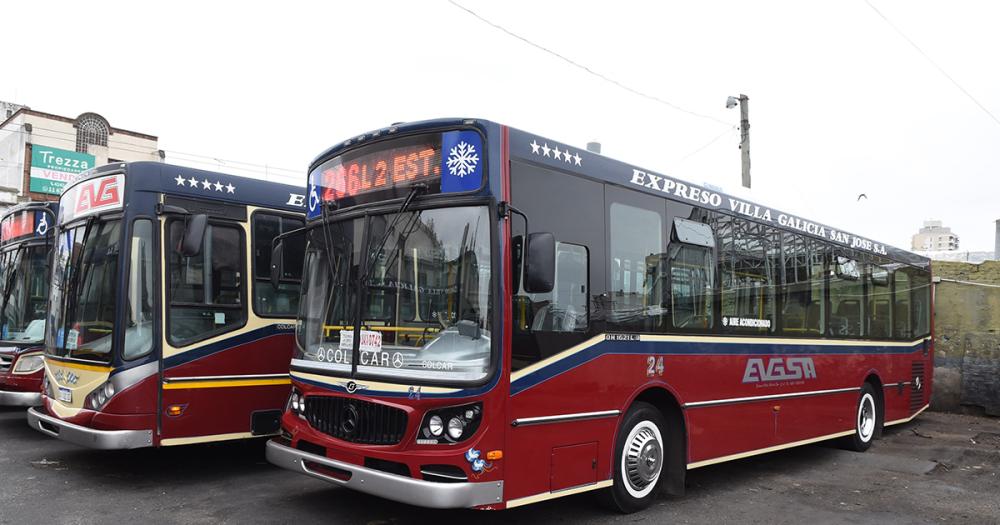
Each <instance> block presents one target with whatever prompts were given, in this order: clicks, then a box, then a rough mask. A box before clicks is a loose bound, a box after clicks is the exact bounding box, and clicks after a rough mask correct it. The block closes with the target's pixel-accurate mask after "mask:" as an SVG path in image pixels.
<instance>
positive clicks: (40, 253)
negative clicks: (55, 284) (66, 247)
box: [0, 202, 59, 407]
mask: <svg viewBox="0 0 1000 525" xmlns="http://www.w3.org/2000/svg"><path fill="white" fill-rule="evenodd" d="M58 209H59V206H58V204H56V203H55V202H29V203H25V204H20V205H17V206H14V207H13V208H11V209H9V210H7V211H6V212H5V213H4V215H3V218H2V219H0V291H2V292H3V293H2V295H0V406H23V407H30V406H35V405H39V404H41V402H42V394H41V384H42V368H43V366H44V357H43V355H42V354H43V353H44V350H45V347H44V345H43V339H44V338H45V307H46V305H47V304H48V301H49V275H48V269H49V253H50V252H51V251H52V232H53V230H55V228H54V227H53V226H54V225H55V222H56V221H55V217H56V215H55V214H56V212H57V211H58Z"/></svg>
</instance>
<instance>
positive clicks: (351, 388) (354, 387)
mask: <svg viewBox="0 0 1000 525" xmlns="http://www.w3.org/2000/svg"><path fill="white" fill-rule="evenodd" d="M346 388H347V393H348V394H353V393H355V392H357V391H358V384H357V383H355V382H354V381H348V382H347V387H346Z"/></svg>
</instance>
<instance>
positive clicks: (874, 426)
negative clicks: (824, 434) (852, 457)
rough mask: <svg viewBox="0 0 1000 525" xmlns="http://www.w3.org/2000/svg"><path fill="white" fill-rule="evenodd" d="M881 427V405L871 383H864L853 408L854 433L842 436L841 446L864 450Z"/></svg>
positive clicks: (858, 450) (869, 445)
mask: <svg viewBox="0 0 1000 525" xmlns="http://www.w3.org/2000/svg"><path fill="white" fill-rule="evenodd" d="M881 428H882V406H881V405H880V403H879V397H878V394H877V393H876V392H875V387H873V386H872V385H871V383H865V384H864V385H863V386H862V387H861V393H860V394H859V395H858V402H857V404H856V406H855V408H854V434H852V435H850V436H848V437H846V438H844V440H843V441H842V444H843V447H844V448H846V449H848V450H853V451H855V452H864V451H866V450H868V448H869V447H871V446H872V441H875V438H876V436H878V434H879V429H881Z"/></svg>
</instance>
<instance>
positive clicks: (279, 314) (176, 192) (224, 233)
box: [28, 162, 305, 449]
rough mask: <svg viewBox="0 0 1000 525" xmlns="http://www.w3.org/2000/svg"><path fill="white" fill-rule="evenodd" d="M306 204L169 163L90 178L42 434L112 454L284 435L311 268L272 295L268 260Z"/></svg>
mask: <svg viewBox="0 0 1000 525" xmlns="http://www.w3.org/2000/svg"><path fill="white" fill-rule="evenodd" d="M304 204H305V196H304V194H303V193H302V190H301V189H300V188H297V187H295V186H287V185H283V184H276V183H272V182H265V181H260V180H254V179H246V178H243V177H234V176H231V175H225V174H221V173H214V172H209V171H202V170H196V169H191V168H185V167H181V166H172V165H169V164H163V163H158V162H132V163H115V164H109V165H106V166H103V167H100V168H96V169H93V170H90V171H87V172H85V173H83V174H81V176H80V177H79V178H78V179H77V180H76V181H75V182H73V183H72V184H71V185H68V186H67V187H66V189H64V190H63V193H62V196H61V197H60V206H59V215H58V220H57V221H56V224H55V227H56V230H55V238H54V242H55V248H54V252H53V263H52V271H51V274H50V275H51V277H52V281H51V282H52V286H51V290H50V293H49V301H48V313H47V323H46V338H45V357H44V361H45V371H44V378H43V380H42V385H41V390H42V397H41V401H42V403H41V406H39V407H35V408H31V409H29V410H28V424H29V425H30V426H31V427H32V428H34V429H35V430H38V431H39V432H42V433H44V434H47V435H49V436H53V437H56V438H59V439H62V440H64V441H68V442H70V443H75V444H78V445H82V446H86V447H91V448H98V449H130V448H140V447H151V446H170V445H184V444H189V443H204V442H209V441H223V440H233V439H242V438H250V437H254V436H268V435H272V434H275V433H277V431H278V419H279V417H280V416H281V413H282V411H283V407H284V403H285V401H286V400H287V398H288V392H289V389H290V386H289V378H288V365H287V363H288V359H289V356H290V355H291V345H292V338H293V336H292V333H293V330H294V326H293V324H294V314H295V312H296V311H297V309H298V305H297V301H298V298H299V289H298V276H297V275H296V274H295V273H294V270H295V268H297V267H300V266H297V265H296V264H290V265H289V268H290V269H292V270H293V272H292V273H289V274H288V275H284V276H281V278H280V279H279V286H278V287H277V288H275V287H273V286H272V285H271V283H270V282H269V277H270V266H271V262H270V256H271V248H270V245H271V241H272V240H273V239H274V237H275V236H277V235H278V234H280V233H281V232H282V231H286V230H294V229H298V228H301V227H302V226H303V225H304V221H303V217H302V210H303V208H304ZM289 247H290V248H291V245H289ZM294 252H295V250H293V249H289V250H288V251H287V252H286V253H287V255H288V256H289V257H294ZM298 253H299V257H300V259H298V262H301V253H302V252H301V250H299V252H298Z"/></svg>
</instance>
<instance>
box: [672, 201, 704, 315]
mask: <svg viewBox="0 0 1000 525" xmlns="http://www.w3.org/2000/svg"><path fill="white" fill-rule="evenodd" d="M673 238H674V242H671V243H670V246H669V247H668V248H667V256H668V260H669V264H670V292H671V293H670V310H671V312H672V315H671V322H672V323H673V327H674V328H675V329H679V330H681V331H704V330H711V329H712V328H713V327H714V326H715V323H714V315H713V308H714V307H713V299H714V298H715V256H714V255H713V253H712V252H713V248H714V247H715V236H714V233H713V232H712V227H711V226H709V225H708V224H703V223H701V222H697V221H691V220H688V219H682V218H680V217H677V218H674V237H673Z"/></svg>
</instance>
